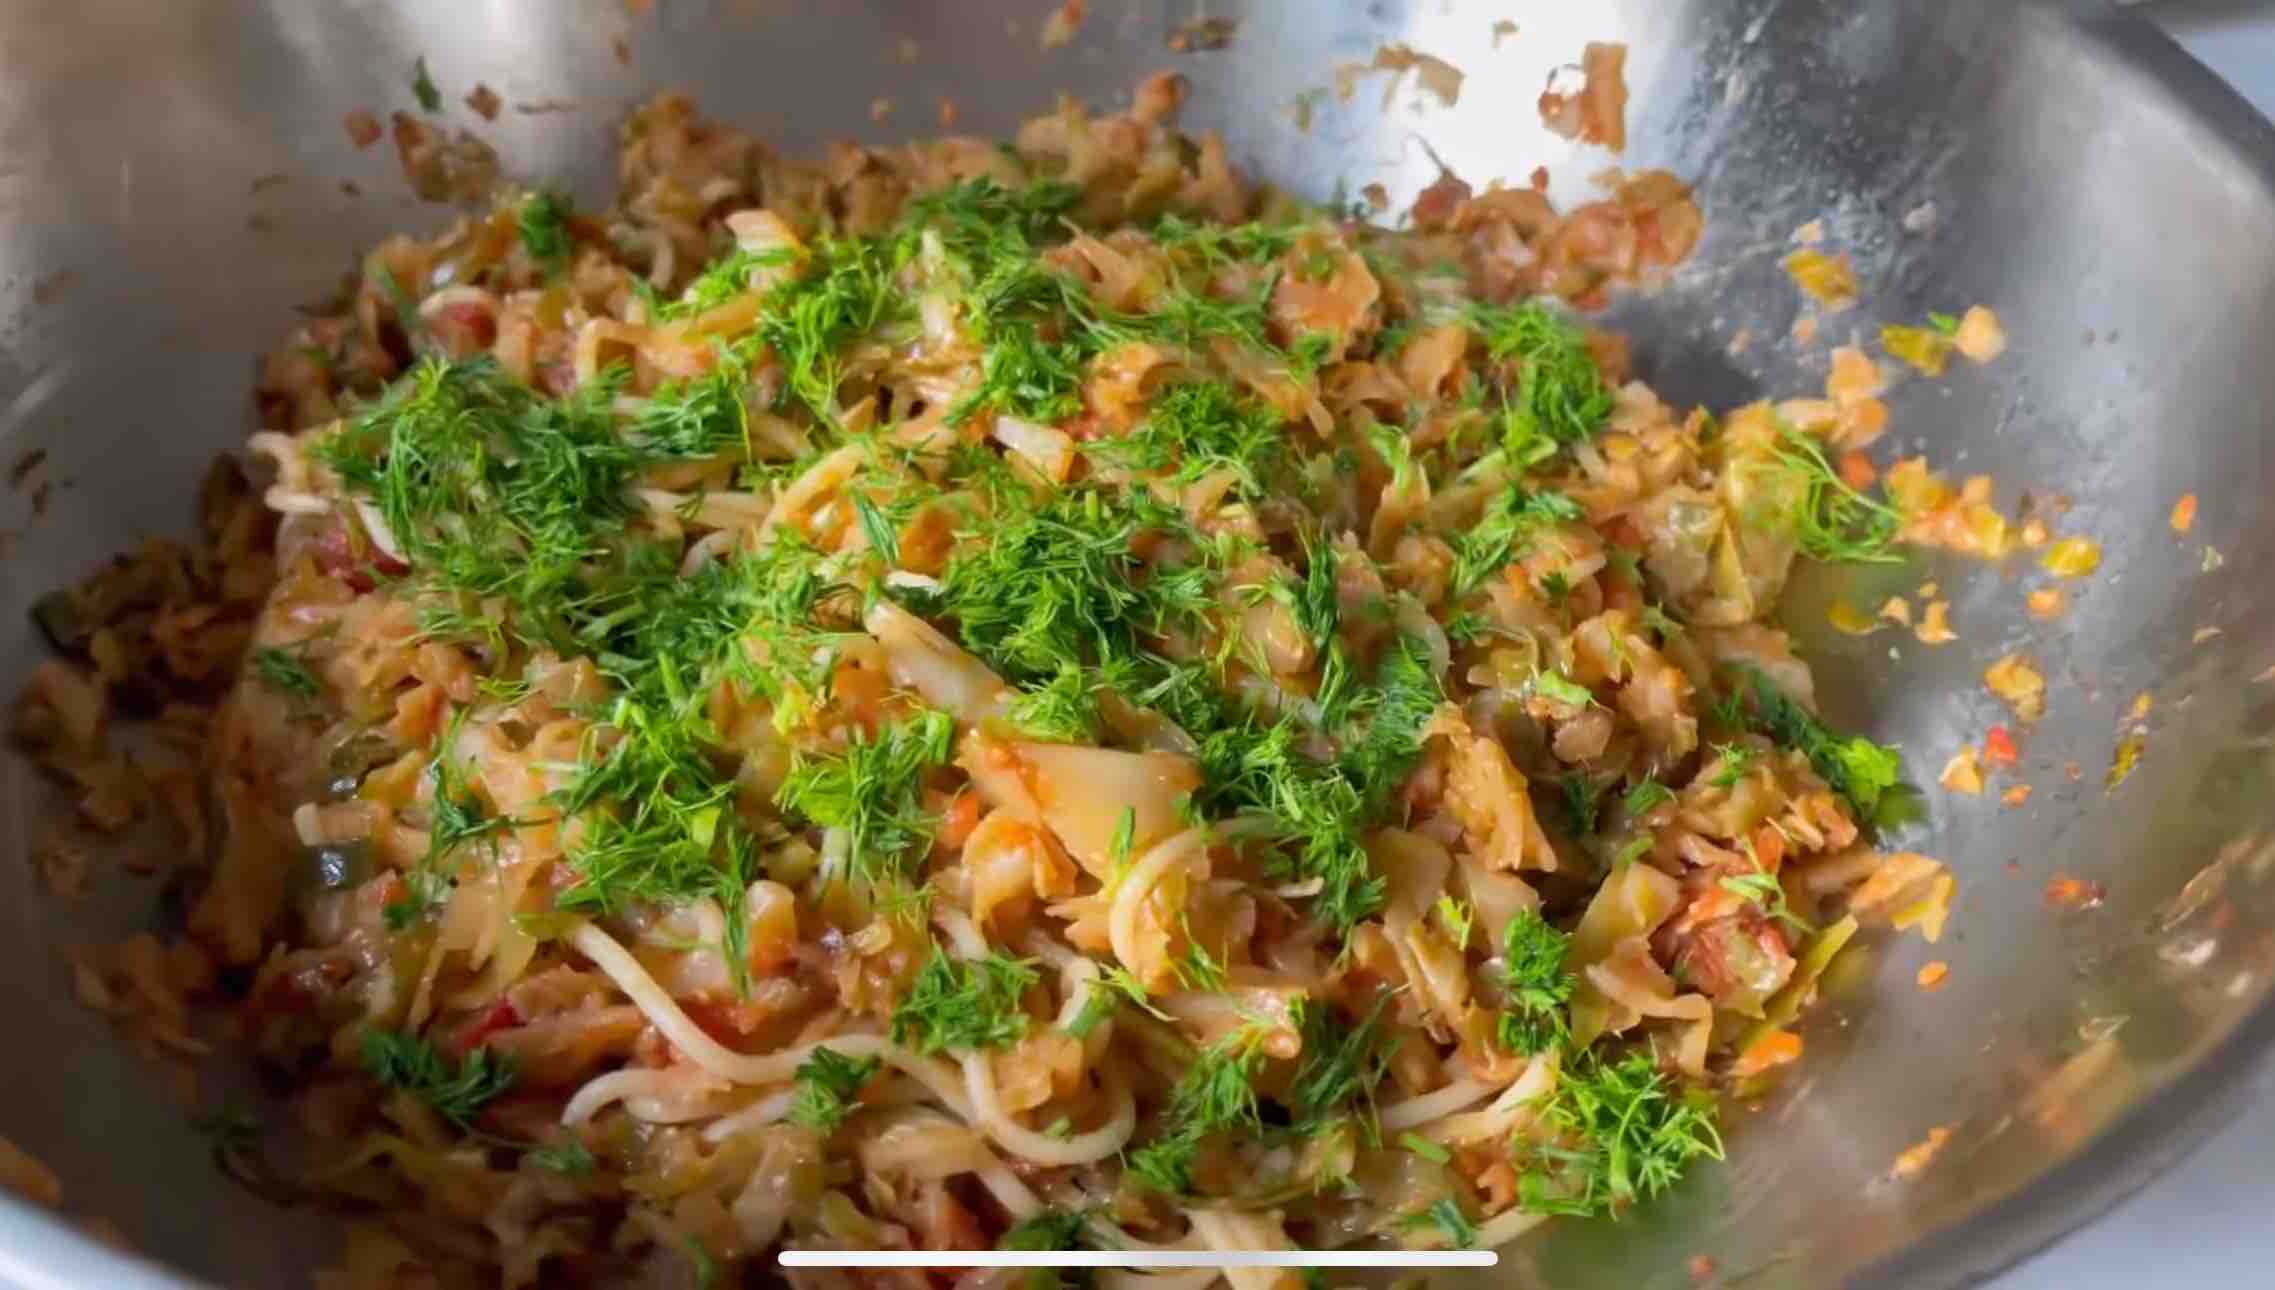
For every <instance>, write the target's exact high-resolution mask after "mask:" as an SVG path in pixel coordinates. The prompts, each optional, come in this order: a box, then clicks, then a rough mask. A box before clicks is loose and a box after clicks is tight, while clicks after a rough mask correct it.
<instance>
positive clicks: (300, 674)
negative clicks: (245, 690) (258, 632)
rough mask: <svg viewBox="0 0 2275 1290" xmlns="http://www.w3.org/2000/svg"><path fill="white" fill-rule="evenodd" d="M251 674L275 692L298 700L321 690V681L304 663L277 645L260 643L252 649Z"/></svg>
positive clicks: (317, 693) (302, 700)
mask: <svg viewBox="0 0 2275 1290" xmlns="http://www.w3.org/2000/svg"><path fill="white" fill-rule="evenodd" d="M253 675H254V676H255V677H257V678H259V680H260V682H261V684H263V685H265V686H267V687H269V688H270V689H272V690H274V691H276V692H277V693H278V694H281V695H284V696H285V697H286V698H289V699H294V700H297V701H301V702H306V701H307V700H310V699H313V698H315V697H316V696H318V695H319V694H322V693H323V692H324V687H323V684H322V683H321V682H319V681H318V680H317V679H316V674H315V673H314V672H311V671H309V670H308V664H307V663H306V662H304V661H302V660H301V659H300V657H299V656H297V655H295V654H294V653H293V652H292V651H291V650H289V649H284V648H282V647H280V646H275V645H263V646H261V647H260V648H259V649H256V650H254V651H253Z"/></svg>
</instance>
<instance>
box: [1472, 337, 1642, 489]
mask: <svg viewBox="0 0 2275 1290" xmlns="http://www.w3.org/2000/svg"><path fill="white" fill-rule="evenodd" d="M1468 320H1469V323H1470V326H1471V327H1472V328H1473V329H1474V330H1475V331H1476V332H1477V333H1478V334H1479V336H1480V337H1481V338H1482V339H1483V341H1484V344H1485V352H1486V354H1487V356H1488V357H1490V358H1491V359H1492V360H1493V361H1494V362H1495V363H1498V364H1503V365H1506V366H1513V367H1514V369H1515V372H1516V381H1515V387H1514V389H1512V390H1511V391H1510V392H1509V398H1508V401H1507V403H1506V405H1505V406H1504V409H1503V412H1502V450H1503V451H1504V452H1505V453H1507V455H1508V458H1509V460H1510V462H1511V463H1512V464H1515V465H1518V466H1520V467H1521V466H1524V465H1529V464H1532V463H1534V462H1538V461H1540V460H1542V459H1544V458H1545V457H1546V456H1548V455H1550V454H1553V453H1554V452H1555V451H1556V450H1557V449H1558V448H1563V447H1569V446H1570V445H1572V444H1575V443H1579V442H1580V441H1582V440H1584V439H1587V438H1589V437H1591V436H1592V435H1594V434H1595V433H1596V431H1598V430H1600V429H1602V428H1603V424H1604V421H1605V420H1606V419H1607V418H1609V417H1610V416H1611V409H1612V394H1611V390H1610V388H1609V387H1607V386H1606V385H1605V384H1604V379H1603V373H1602V372H1601V371H1600V370H1598V368H1597V367H1596V360H1595V356H1594V355H1592V354H1590V353H1589V352H1588V341H1587V335H1586V333H1585V332H1583V331H1582V330H1581V329H1580V327H1579V326H1578V325H1577V324H1575V323H1573V322H1570V321H1568V320H1566V319H1565V318H1563V317H1561V316H1559V315H1558V314H1556V313H1554V312H1552V311H1551V310H1550V309H1549V308H1548V307H1547V306H1546V305H1543V304H1541V303H1539V302H1538V301H1526V302H1524V303H1522V304H1518V305H1513V306H1496V305H1473V306H1471V307H1470V310H1469V319H1468Z"/></svg>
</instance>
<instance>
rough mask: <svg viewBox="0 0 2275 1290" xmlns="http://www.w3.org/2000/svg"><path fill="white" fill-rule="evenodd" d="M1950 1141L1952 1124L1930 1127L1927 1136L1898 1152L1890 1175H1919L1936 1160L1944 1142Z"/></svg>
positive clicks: (1889, 1171) (1913, 1176) (1909, 1176)
mask: <svg viewBox="0 0 2275 1290" xmlns="http://www.w3.org/2000/svg"><path fill="white" fill-rule="evenodd" d="M1949 1141H1951V1126H1950V1125H1948V1124H1939V1125H1937V1126H1935V1127H1934V1128H1932V1129H1929V1130H1928V1131H1927V1136H1926V1137H1925V1138H1922V1139H1921V1140H1920V1141H1918V1142H1916V1143H1914V1144H1912V1145H1911V1146H1909V1147H1906V1148H1904V1149H1903V1150H1902V1151H1899V1152H1897V1153H1896V1163H1894V1164H1893V1165H1890V1166H1889V1167H1888V1173H1889V1175H1890V1176H1891V1177H1894V1178H1899V1179H1902V1178H1917V1177H1919V1176H1920V1174H1921V1173H1923V1172H1925V1171H1926V1169H1927V1167H1928V1166H1929V1165H1930V1164H1933V1163H1934V1162H1935V1157H1936V1155H1937V1153H1939V1152H1941V1151H1942V1150H1943V1144H1944V1143H1946V1142H1949Z"/></svg>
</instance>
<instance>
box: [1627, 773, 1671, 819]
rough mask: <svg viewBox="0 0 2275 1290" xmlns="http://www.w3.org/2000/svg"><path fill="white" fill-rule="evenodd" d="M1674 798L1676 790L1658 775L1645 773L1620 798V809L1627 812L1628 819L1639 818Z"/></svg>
mask: <svg viewBox="0 0 2275 1290" xmlns="http://www.w3.org/2000/svg"><path fill="white" fill-rule="evenodd" d="M1674 800H1675V790H1673V789H1671V788H1669V787H1667V786H1666V785H1665V784H1662V783H1660V782H1659V777H1658V776H1656V775H1645V776H1644V777H1643V778H1642V779H1639V780H1637V781H1636V782H1635V785H1634V787H1632V788H1630V789H1628V790H1627V795H1626V796H1625V797H1622V798H1621V799H1620V809H1621V810H1623V811H1625V812H1626V814H1627V818H1628V819H1630V820H1637V819H1641V818H1643V817H1644V816H1646V815H1649V814H1650V813H1651V812H1652V811H1654V810H1656V809H1657V808H1659V807H1661V806H1664V805H1666V804H1667V803H1669V802H1672V801H1674Z"/></svg>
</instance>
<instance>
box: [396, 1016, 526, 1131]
mask: <svg viewBox="0 0 2275 1290" xmlns="http://www.w3.org/2000/svg"><path fill="white" fill-rule="evenodd" d="M360 1052H361V1055H362V1058H363V1069H364V1071H365V1073H367V1074H369V1075H370V1076H371V1077H372V1078H373V1079H375V1080H377V1081H379V1082H380V1083H382V1084H385V1085H387V1086H388V1087H390V1088H399V1089H402V1090H403V1091H405V1092H407V1093H409V1094H410V1095H411V1096H413V1097H415V1098H417V1099H418V1100H420V1101H421V1102H424V1103H426V1104H427V1105H428V1106H429V1107H432V1108H433V1109H434V1112H435V1114H437V1115H440V1116H442V1117H443V1118H444V1119H446V1120H449V1121H451V1122H452V1123H455V1124H459V1125H465V1124H468V1123H470V1122H471V1121H472V1120H473V1118H474V1115H475V1113H476V1112H478V1111H480V1110H481V1109H482V1107H483V1106H484V1105H486V1104H487V1103H489V1102H490V1101H492V1100H493V1099H495V1098H497V1097H498V1096H499V1095H500V1094H502V1093H504V1092H505V1091H506V1090H507V1089H509V1088H511V1087H513V1082H514V1074H515V1072H514V1062H513V1059H512V1058H511V1057H508V1056H506V1055H505V1054H503V1053H498V1052H493V1051H491V1050H490V1049H488V1048H477V1049H475V1050H473V1051H472V1052H470V1053H467V1054H466V1055H465V1056H464V1057H463V1058H461V1059H459V1061H458V1062H457V1063H456V1064H455V1065H453V1064H452V1063H451V1062H450V1061H449V1060H448V1059H447V1058H445V1057H444V1056H443V1055H442V1054H441V1053H440V1052H438V1051H436V1049H435V1046H434V1045H433V1044H432V1043H429V1042H428V1041H426V1040H424V1039H421V1038H420V1037H419V1036H417V1035H414V1034H412V1033H410V1032H409V1031H403V1030H367V1031H365V1032H364V1033H363V1043H362V1047H361V1049H360Z"/></svg>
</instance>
